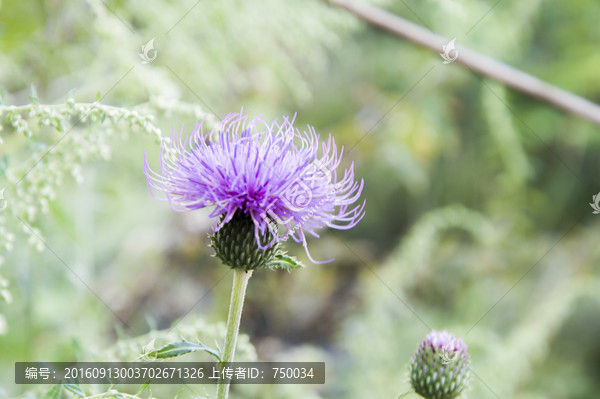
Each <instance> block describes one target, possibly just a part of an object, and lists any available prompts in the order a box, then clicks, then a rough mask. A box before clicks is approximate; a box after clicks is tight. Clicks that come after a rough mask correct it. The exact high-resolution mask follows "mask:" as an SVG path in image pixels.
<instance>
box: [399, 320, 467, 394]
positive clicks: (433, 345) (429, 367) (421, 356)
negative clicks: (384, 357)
mask: <svg viewBox="0 0 600 399" xmlns="http://www.w3.org/2000/svg"><path fill="white" fill-rule="evenodd" d="M469 363H470V356H469V354H468V353H467V345H466V344H465V343H464V342H463V339H462V338H460V339H458V338H456V337H455V336H454V335H452V334H450V333H448V332H447V331H442V332H440V331H435V330H433V331H431V333H429V334H428V335H427V336H426V337H425V339H424V340H423V342H421V344H420V345H419V348H418V349H417V353H416V355H415V357H414V359H413V361H412V363H411V365H410V383H411V384H412V387H413V389H414V390H415V392H416V393H418V394H419V395H421V396H422V397H424V398H425V399H454V398H457V397H458V396H459V395H460V394H461V393H462V392H463V391H464V389H465V388H466V387H467V384H468V382H469V369H470V368H469Z"/></svg>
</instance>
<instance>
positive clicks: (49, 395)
mask: <svg viewBox="0 0 600 399" xmlns="http://www.w3.org/2000/svg"><path fill="white" fill-rule="evenodd" d="M61 393H62V385H60V384H58V385H55V386H53V387H52V389H51V390H49V391H48V392H46V394H45V395H44V399H60V394H61Z"/></svg>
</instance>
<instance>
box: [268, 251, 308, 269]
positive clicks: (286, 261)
mask: <svg viewBox="0 0 600 399" xmlns="http://www.w3.org/2000/svg"><path fill="white" fill-rule="evenodd" d="M267 267H268V268H269V269H284V270H287V271H292V270H295V269H302V268H303V267H304V265H303V264H302V263H300V261H299V260H298V259H296V258H294V257H291V256H288V255H284V254H277V255H275V259H274V260H272V261H271V262H269V263H267Z"/></svg>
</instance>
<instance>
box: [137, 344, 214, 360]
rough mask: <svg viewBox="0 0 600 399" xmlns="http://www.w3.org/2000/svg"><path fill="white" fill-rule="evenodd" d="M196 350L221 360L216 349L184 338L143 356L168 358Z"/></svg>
mask: <svg viewBox="0 0 600 399" xmlns="http://www.w3.org/2000/svg"><path fill="white" fill-rule="evenodd" d="M198 351H204V352H206V353H208V354H210V355H213V356H214V357H215V358H217V360H219V361H220V360H221V355H220V354H219V353H218V352H217V351H216V350H214V349H211V348H209V347H207V346H205V345H204V344H202V343H200V342H198V343H197V344H195V343H193V342H189V341H186V340H181V341H177V342H171V343H170V344H167V345H165V346H163V347H162V348H160V349H157V350H155V351H152V352H149V353H147V354H146V355H145V356H146V357H149V358H154V359H169V358H172V357H177V356H181V355H185V354H187V353H192V352H198Z"/></svg>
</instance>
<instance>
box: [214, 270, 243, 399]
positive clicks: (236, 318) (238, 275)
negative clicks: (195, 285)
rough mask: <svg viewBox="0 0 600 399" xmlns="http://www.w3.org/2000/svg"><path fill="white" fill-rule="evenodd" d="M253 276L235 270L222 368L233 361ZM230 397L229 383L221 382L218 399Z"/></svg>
mask: <svg viewBox="0 0 600 399" xmlns="http://www.w3.org/2000/svg"><path fill="white" fill-rule="evenodd" d="M251 276H252V270H248V271H246V270H240V269H234V270H233V287H232V288H231V302H230V303H229V315H228V316H227V333H226V335H225V346H224V347H223V356H222V357H221V363H220V364H221V366H224V365H227V364H228V363H230V362H232V361H233V355H234V353H235V346H236V343H237V337H238V332H239V331H240V319H241V318H242V308H243V306H244V297H245V296H246V287H247V286H248V280H250V277H251ZM228 396H229V382H228V381H227V380H224V379H222V378H221V379H220V380H219V384H218V385H217V399H227V397H228Z"/></svg>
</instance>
